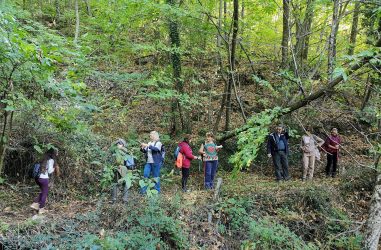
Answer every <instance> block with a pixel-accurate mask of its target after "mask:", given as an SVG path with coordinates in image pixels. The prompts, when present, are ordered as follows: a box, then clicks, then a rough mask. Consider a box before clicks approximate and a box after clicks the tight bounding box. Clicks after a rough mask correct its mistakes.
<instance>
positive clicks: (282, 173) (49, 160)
mask: <svg viewBox="0 0 381 250" xmlns="http://www.w3.org/2000/svg"><path fill="white" fill-rule="evenodd" d="M192 139H193V137H192V136H191V135H189V134H185V135H184V136H183V138H182V141H181V142H180V143H179V144H178V148H179V152H180V153H181V154H182V156H183V159H182V166H181V173H182V178H181V187H182V190H183V191H184V192H188V191H189V189H188V186H187V183H188V179H189V169H190V166H191V161H193V160H201V161H202V162H203V165H204V187H205V189H213V187H214V179H215V176H216V173H217V168H218V154H217V152H218V150H220V149H221V148H222V146H221V145H220V146H218V145H217V144H216V143H215V138H214V135H213V133H212V132H208V133H206V138H205V142H204V143H202V144H201V146H200V148H199V150H198V153H199V155H198V156H196V155H194V154H193V151H192V148H191V146H190V143H191V141H192ZM288 139H289V134H288V132H287V130H285V129H284V127H283V126H281V125H279V126H277V127H276V130H275V131H274V132H273V133H271V134H269V136H268V139H267V153H268V157H271V158H272V160H273V164H274V170H275V178H276V180H277V181H288V180H290V179H291V176H290V174H289V171H288V154H289V145H288ZM340 144H341V139H340V137H339V135H338V130H337V128H332V129H331V134H330V135H329V136H328V137H327V139H326V140H325V141H324V140H323V139H321V138H319V137H318V136H316V135H314V134H313V131H312V128H311V127H307V128H306V129H305V134H304V135H303V136H302V138H301V143H300V149H301V151H302V154H303V174H302V180H303V181H305V180H307V179H312V178H313V175H314V169H315V160H316V159H318V160H320V150H322V151H324V152H326V153H327V165H326V169H325V170H326V175H327V176H328V177H335V176H336V174H337V161H338V154H339V149H340ZM113 147H114V150H113V152H114V154H113V156H114V158H115V163H116V165H117V166H118V168H117V170H116V171H115V174H114V185H113V187H112V201H116V197H117V190H118V189H119V187H118V185H119V184H120V182H119V180H120V178H123V177H124V176H125V175H126V174H127V172H128V168H129V166H133V165H134V163H133V162H132V163H131V162H129V161H130V160H132V161H133V158H132V159H131V158H128V156H129V155H128V151H127V144H126V142H125V141H124V140H123V139H118V140H117V141H116V142H115V143H114V145H113ZM163 149H164V146H163V144H162V143H161V142H160V137H159V133H158V132H156V131H152V132H150V141H149V142H148V143H140V151H141V152H143V153H144V154H145V158H146V163H145V165H144V170H143V176H144V178H150V177H151V176H152V177H153V179H154V183H155V184H154V189H155V190H157V192H158V193H160V169H161V167H162V165H163V161H164V150H163ZM57 155H58V151H57V150H55V149H49V150H48V151H47V152H46V153H45V154H44V156H43V158H42V160H41V161H40V165H41V169H40V174H39V175H38V177H37V178H36V179H35V181H36V183H37V185H38V186H39V187H40V193H39V195H38V196H37V197H36V198H35V199H34V202H33V204H31V205H30V207H31V208H33V209H35V210H37V211H38V212H39V213H40V214H42V213H45V212H46V210H45V203H46V199H47V196H48V192H49V176H50V175H51V174H52V173H53V172H56V173H57V175H59V172H60V171H59V166H58V164H57ZM126 163H127V164H126ZM128 188H129V187H128V186H127V185H124V190H123V200H124V201H127V199H128ZM146 191H147V186H145V187H142V188H141V193H143V194H144V193H146Z"/></svg>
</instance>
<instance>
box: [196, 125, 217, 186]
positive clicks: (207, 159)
mask: <svg viewBox="0 0 381 250" xmlns="http://www.w3.org/2000/svg"><path fill="white" fill-rule="evenodd" d="M221 148H222V146H217V145H216V144H215V143H214V135H213V133H212V132H208V133H206V141H205V143H204V144H202V145H201V147H200V150H199V153H200V154H201V155H202V158H203V161H204V166H205V169H204V170H205V188H206V189H213V187H214V177H215V176H216V172H217V167H218V156H217V151H218V150H219V149H221Z"/></svg>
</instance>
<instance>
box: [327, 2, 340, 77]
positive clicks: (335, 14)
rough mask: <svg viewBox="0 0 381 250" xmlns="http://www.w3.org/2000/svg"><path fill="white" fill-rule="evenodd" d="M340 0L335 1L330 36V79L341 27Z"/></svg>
mask: <svg viewBox="0 0 381 250" xmlns="http://www.w3.org/2000/svg"><path fill="white" fill-rule="evenodd" d="M339 8H340V0H334V1H333V14H332V24H331V33H330V35H329V38H328V79H329V80H330V81H332V79H333V71H334V69H335V64H336V62H335V61H336V36H337V31H338V28H339Z"/></svg>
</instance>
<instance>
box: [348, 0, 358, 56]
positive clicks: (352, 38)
mask: <svg viewBox="0 0 381 250" xmlns="http://www.w3.org/2000/svg"><path fill="white" fill-rule="evenodd" d="M359 14H360V1H357V2H356V4H355V9H354V11H353V20H352V28H351V36H350V39H349V49H348V55H353V53H354V51H355V47H356V38H357V26H358V23H359Z"/></svg>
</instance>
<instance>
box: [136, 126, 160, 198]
mask: <svg viewBox="0 0 381 250" xmlns="http://www.w3.org/2000/svg"><path fill="white" fill-rule="evenodd" d="M149 136H150V139H151V141H150V142H148V143H141V144H140V151H142V152H143V153H145V154H146V158H147V163H146V164H145V166H144V178H149V177H150V176H151V174H152V176H153V177H154V180H155V187H154V188H155V189H156V190H157V192H158V193H160V168H161V165H162V163H163V160H164V159H163V157H162V154H161V152H162V146H163V145H162V144H161V142H160V137H159V133H158V132H156V131H151V133H150V134H149ZM146 190H147V187H146V186H145V187H142V189H141V193H143V194H145V193H146Z"/></svg>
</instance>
